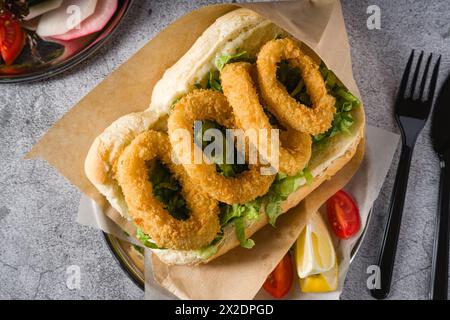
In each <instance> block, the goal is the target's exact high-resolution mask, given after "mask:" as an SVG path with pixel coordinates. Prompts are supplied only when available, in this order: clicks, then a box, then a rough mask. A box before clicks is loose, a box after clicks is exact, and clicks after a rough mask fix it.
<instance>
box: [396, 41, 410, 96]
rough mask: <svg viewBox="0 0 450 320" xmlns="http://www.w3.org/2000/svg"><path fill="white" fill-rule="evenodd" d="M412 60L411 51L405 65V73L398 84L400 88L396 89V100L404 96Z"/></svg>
mask: <svg viewBox="0 0 450 320" xmlns="http://www.w3.org/2000/svg"><path fill="white" fill-rule="evenodd" d="M413 58H414V50H412V51H411V54H410V55H409V60H408V63H407V64H406V68H405V71H404V72H403V77H402V82H401V83H400V88H399V89H398V93H397V97H398V98H403V97H404V96H405V91H406V85H407V84H408V78H409V72H410V71H411V65H412V62H413Z"/></svg>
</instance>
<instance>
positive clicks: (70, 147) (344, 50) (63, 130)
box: [27, 0, 364, 299]
mask: <svg viewBox="0 0 450 320" xmlns="http://www.w3.org/2000/svg"><path fill="white" fill-rule="evenodd" d="M240 6H243V7H247V8H250V9H252V10H254V11H256V12H258V13H260V14H261V15H263V16H266V17H267V18H269V19H271V20H272V21H273V22H274V23H276V24H278V25H279V26H280V27H282V28H284V29H285V30H286V31H288V32H289V33H291V34H292V35H293V36H295V37H296V38H297V39H299V40H301V41H303V42H304V43H305V44H307V45H308V46H309V47H310V48H311V49H312V50H314V51H315V53H317V54H318V55H319V56H320V57H321V58H322V59H323V60H324V61H325V63H326V64H327V65H328V66H329V68H330V69H332V70H333V71H334V72H335V73H336V74H337V76H338V77H339V78H340V79H341V81H342V82H343V83H344V84H345V85H346V86H347V87H348V88H349V89H350V90H351V91H352V92H353V93H354V94H355V95H357V96H359V91H358V88H357V86H356V83H355V81H354V79H353V75H352V70H351V60H350V48H349V44H348V39H347V34H346V30H345V24H344V19H343V16H342V11H341V6H340V4H339V2H338V1H334V0H315V1H314V0H310V1H306V0H300V1H286V2H277V3H252V4H241V5H240ZM236 8H237V6H236V5H216V6H209V7H205V8H201V9H199V10H196V11H193V12H191V13H189V14H187V15H185V16H184V17H182V18H180V19H178V20H177V21H175V22H174V23H172V24H171V25H170V26H168V27H167V28H166V29H164V30H163V31H162V32H161V33H159V34H158V35H157V36H156V37H155V38H154V39H153V40H151V41H150V42H149V43H148V44H147V45H145V46H144V47H143V48H142V49H141V50H139V51H138V52H137V53H136V54H135V55H134V56H133V57H132V58H131V59H130V60H128V61H127V62H126V63H124V64H123V65H122V66H121V67H120V68H118V69H117V70H116V71H115V72H113V73H112V74H111V75H110V76H109V77H108V78H107V79H106V80H104V81H103V82H102V83H100V84H99V85H98V86H97V87H96V88H95V89H94V90H92V91H91V92H90V93H89V94H88V95H87V96H86V97H84V98H83V99H82V100H81V101H80V102H79V103H78V104H77V105H76V106H74V107H73V108H72V109H71V110H70V111H69V112H68V113H67V114H66V115H65V116H64V117H63V118H62V119H61V120H60V121H58V122H57V123H56V124H55V125H54V126H53V127H52V128H51V129H50V130H49V131H48V132H47V134H45V136H44V137H43V138H42V139H41V140H40V141H39V142H38V143H37V144H36V145H35V146H34V148H33V149H32V150H31V152H30V153H29V154H28V156H27V157H28V158H41V159H45V160H47V161H48V162H49V163H50V164H51V165H53V166H54V167H55V168H56V169H58V170H59V172H60V173H61V174H62V175H64V176H65V177H66V178H67V179H68V180H69V181H71V182H72V183H73V184H74V185H76V186H77V187H78V188H79V189H80V190H81V191H82V192H84V193H85V194H87V195H88V196H89V197H91V198H92V199H94V200H96V201H97V202H98V203H99V204H101V205H102V206H103V208H104V213H105V214H107V215H108V216H109V217H110V218H112V219H113V221H115V222H116V223H118V224H119V225H120V226H121V227H122V228H123V229H124V230H127V231H128V232H129V233H132V230H134V227H133V226H132V224H130V223H129V222H126V221H125V220H124V219H122V218H121V217H120V216H119V215H118V213H117V212H115V211H114V210H113V209H112V208H111V207H110V206H109V205H108V204H107V202H106V201H105V199H104V198H103V196H101V195H100V194H99V192H98V191H97V190H96V189H95V188H94V187H93V186H92V184H91V183H90V182H89V181H88V179H87V178H86V176H85V174H84V159H85V157H86V154H87V152H88V150H89V148H90V146H91V144H92V142H93V141H94V139H95V137H96V136H98V135H99V134H100V133H101V132H102V131H103V130H104V129H105V128H106V127H107V126H108V125H110V124H111V123H112V122H113V121H114V120H116V119H117V118H119V117H120V116H122V115H125V114H128V113H131V112H135V111H142V110H144V109H146V108H147V107H148V105H149V103H150V97H151V93H152V88H153V86H154V84H155V83H156V82H157V81H158V80H159V79H160V78H161V76H162V74H163V73H164V71H165V70H166V69H167V68H168V67H170V66H171V65H172V64H174V63H175V62H176V61H177V60H178V59H179V58H180V57H181V56H182V55H183V54H184V53H185V52H186V51H187V50H188V49H189V48H190V47H191V45H192V44H193V43H194V42H195V40H196V39H197V38H198V37H199V36H200V35H201V34H202V32H203V31H204V30H205V29H206V28H207V27H208V26H209V25H211V24H212V23H213V22H214V21H215V20H216V19H217V18H218V17H220V16H221V15H223V14H225V13H227V12H229V11H231V10H234V9H236ZM186 26H189V28H186ZM363 152H364V143H361V144H360V146H359V148H358V151H357V153H356V155H355V157H354V158H353V159H352V160H351V161H350V162H349V163H348V164H347V165H346V166H345V167H344V169H343V170H341V171H339V172H338V173H337V174H336V175H335V176H333V178H332V179H331V180H329V181H327V182H325V183H323V184H322V185H321V186H320V187H319V188H317V189H316V190H315V191H314V192H313V193H311V194H310V195H309V196H308V197H307V198H306V199H305V200H304V201H303V202H302V203H301V204H300V205H299V206H298V207H297V208H294V209H292V210H291V211H290V212H289V213H288V214H285V215H283V216H282V217H281V218H280V219H279V222H278V223H277V225H278V226H277V228H276V229H274V228H271V227H265V228H263V229H262V230H261V231H259V232H258V233H257V234H256V235H254V236H253V239H254V240H255V242H256V243H257V245H256V246H255V248H253V249H252V250H246V249H242V248H236V249H234V250H232V251H230V252H229V253H228V254H226V255H224V256H222V257H220V258H218V259H216V260H214V261H213V262H212V263H209V264H208V265H203V266H198V267H186V266H166V265H164V264H163V263H161V262H160V261H159V260H158V259H156V258H154V259H153V270H154V276H155V279H156V280H157V281H158V282H159V283H161V284H162V285H163V286H164V287H166V288H167V289H168V290H169V291H171V292H172V293H174V294H176V295H177V296H178V297H180V298H183V299H251V298H253V297H254V296H255V294H256V293H257V292H258V290H259V289H260V287H261V285H262V283H263V282H264V280H265V278H266V276H267V274H268V273H270V271H271V270H272V269H273V268H274V267H275V265H276V264H277V263H278V261H279V260H280V259H281V258H282V256H283V255H284V254H285V252H286V251H287V250H288V249H289V247H290V246H291V245H292V244H293V243H294V241H295V239H296V238H297V237H298V234H299V233H300V231H301V230H302V228H303V227H304V225H305V223H306V221H307V219H308V215H309V214H313V213H314V212H315V211H316V210H317V209H318V208H319V207H320V206H321V205H322V204H323V202H324V201H325V200H326V199H327V198H329V196H331V195H332V194H333V193H335V192H336V191H337V190H339V189H340V188H342V187H343V186H344V185H345V184H346V183H347V182H348V181H349V180H350V178H351V177H352V176H353V174H354V173H355V172H356V170H357V168H358V166H359V164H360V162H361V159H362V156H363ZM258 244H259V245H258Z"/></svg>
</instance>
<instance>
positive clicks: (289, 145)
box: [220, 62, 312, 176]
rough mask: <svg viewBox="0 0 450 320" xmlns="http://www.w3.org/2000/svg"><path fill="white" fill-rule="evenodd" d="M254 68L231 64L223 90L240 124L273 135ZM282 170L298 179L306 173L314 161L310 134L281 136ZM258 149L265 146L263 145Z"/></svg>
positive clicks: (225, 70) (223, 75) (289, 131)
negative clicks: (300, 174)
mask: <svg viewBox="0 0 450 320" xmlns="http://www.w3.org/2000/svg"><path fill="white" fill-rule="evenodd" d="M252 71H253V70H252V65H251V64H250V63H247V62H236V63H231V64H227V65H226V66H225V67H224V68H223V70H222V72H221V75H220V76H221V79H222V88H223V91H224V94H225V96H226V97H227V99H228V102H229V103H230V105H231V107H232V108H233V114H234V117H235V119H236V124H237V126H238V127H239V128H241V129H244V130H247V129H253V130H260V129H265V130H267V132H269V133H270V130H271V129H272V126H271V125H270V123H269V119H268V118H267V116H266V114H265V113H264V110H263V108H262V106H261V104H260V102H259V97H258V92H257V90H256V87H255V84H254V82H253V79H252ZM280 141H281V145H280V148H279V168H280V171H281V172H284V173H286V174H287V175H290V176H292V175H296V174H297V173H299V172H300V171H301V170H303V169H304V168H305V167H306V166H307V165H308V162H309V159H310V158H311V146H312V139H311V136H310V135H309V134H307V133H302V132H300V131H297V130H294V129H292V128H290V127H288V128H287V130H286V131H282V132H281V135H280ZM265 143H267V149H269V150H270V146H271V137H270V134H269V135H268V141H267V142H265ZM258 146H262V142H261V141H259V143H258Z"/></svg>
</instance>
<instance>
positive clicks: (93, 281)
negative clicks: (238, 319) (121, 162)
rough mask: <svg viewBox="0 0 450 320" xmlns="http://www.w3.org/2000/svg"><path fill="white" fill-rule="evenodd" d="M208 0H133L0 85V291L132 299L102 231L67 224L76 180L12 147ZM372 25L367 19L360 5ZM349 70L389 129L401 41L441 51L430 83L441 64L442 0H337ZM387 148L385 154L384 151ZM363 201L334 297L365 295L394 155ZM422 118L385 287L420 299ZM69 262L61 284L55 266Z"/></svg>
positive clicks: (431, 186)
mask: <svg viewBox="0 0 450 320" xmlns="http://www.w3.org/2000/svg"><path fill="white" fill-rule="evenodd" d="M216 2H219V1H175V0H171V1H150V0H147V1H142V0H139V1H136V4H135V6H134V7H133V8H132V10H131V12H130V15H129V16H128V19H127V21H125V23H124V24H123V25H122V26H121V27H120V30H119V33H118V34H117V35H116V36H115V37H114V39H112V41H110V42H109V43H108V44H107V45H106V46H105V47H104V48H103V49H102V50H100V51H99V52H98V53H97V54H95V55H94V56H93V57H91V58H90V59H88V60H86V61H85V62H83V63H82V64H81V65H80V66H78V67H76V68H74V69H72V70H70V71H68V72H66V73H64V74H62V75H60V76H58V77H56V78H53V79H51V80H48V81H42V82H38V83H32V84H25V85H1V86H0V243H1V244H2V249H1V250H0V298H3V299H142V298H143V292H142V291H141V290H140V289H138V287H136V286H135V284H134V283H133V282H132V281H131V280H130V279H129V278H128V277H127V276H126V275H125V274H124V273H123V272H122V270H121V269H120V267H119V265H118V264H117V262H116V261H115V260H114V258H113V257H112V256H111V254H110V252H109V250H108V248H107V246H106V244H105V242H104V240H103V236H102V235H101V234H100V233H99V232H98V231H96V230H92V229H90V228H87V227H83V226H80V225H78V224H77V223H76V222H75V216H76V211H77V206H78V201H79V199H80V193H79V192H78V190H77V189H76V188H75V187H73V186H72V185H71V184H70V183H68V182H67V181H66V180H65V179H64V178H62V177H61V176H60V175H59V174H58V173H57V172H56V171H55V170H54V169H53V168H51V167H50V166H49V165H48V164H47V163H45V162H43V161H25V160H22V159H23V156H24V155H25V154H26V152H27V151H29V150H30V148H31V147H32V146H33V144H34V143H35V142H36V141H38V139H39V138H40V137H42V136H43V134H44V133H45V132H46V131H47V130H48V129H49V128H50V127H51V126H52V125H53V124H54V123H55V122H56V121H57V120H58V119H59V118H60V117H61V116H62V115H63V114H64V113H65V112H66V111H68V110H69V109H70V108H71V106H73V105H74V104H75V103H76V102H77V101H79V100H80V99H81V98H82V97H83V96H84V95H86V94H87V93H88V92H89V91H90V90H91V89H92V88H94V87H95V86H96V85H97V84H98V83H99V82H101V81H102V79H104V78H105V77H106V76H107V75H108V74H110V73H111V72H112V71H113V70H114V69H116V68H117V67H118V66H119V65H120V64H121V63H123V62H124V61H125V60H127V59H128V58H129V57H130V56H131V55H132V54H133V53H135V52H136V51H137V50H138V49H139V48H141V47H142V46H143V45H144V44H145V43H146V42H147V41H148V40H150V39H151V38H152V37H153V36H154V35H155V34H157V33H158V32H159V31H160V30H162V29H163V28H164V27H165V26H167V25H168V24H169V23H170V22H172V21H174V20H175V19H177V18H178V17H180V16H182V15H183V14H185V13H187V12H189V11H191V10H193V9H195V8H198V7H201V6H204V5H207V4H210V3H216ZM374 4H375V5H378V6H379V7H380V9H381V30H368V28H367V27H366V20H367V17H368V14H367V13H366V10H367V7H368V6H369V5H374ZM343 10H344V15H345V20H346V24H347V29H348V33H349V37H350V43H351V46H352V56H353V69H354V75H355V78H356V80H357V83H358V84H359V87H360V90H361V93H362V96H363V98H364V102H365V106H366V114H367V121H368V123H369V124H371V125H376V126H378V127H381V128H384V129H387V130H390V131H395V132H398V129H397V128H396V126H395V123H394V119H393V116H392V108H393V99H394V95H395V90H396V87H397V85H398V83H399V81H400V77H401V73H402V70H403V68H404V65H405V63H406V58H407V57H408V55H409V52H410V50H411V49H412V48H416V49H423V50H425V51H427V52H434V53H441V54H442V55H443V65H442V69H441V70H442V72H441V78H440V83H441V82H442V80H443V78H444V76H446V75H447V74H448V70H449V67H450V66H449V63H450V39H449V37H450V23H449V21H450V2H449V1H447V0H441V1H421V0H416V1H411V0H410V1H406V0H402V1H390V0H383V1H381V0H370V1H366V0H363V1H360V0H344V1H343ZM397 158H398V155H397V156H396V160H397ZM396 160H395V161H394V163H393V164H392V168H391V171H390V173H389V176H388V179H387V180H386V183H385V184H384V187H383V190H382V193H381V195H380V197H379V199H378V200H377V202H376V204H375V208H374V215H373V219H372V221H371V224H370V226H369V231H368V234H367V237H366V239H365V242H364V244H363V246H362V248H361V250H360V252H359V253H358V256H357V258H356V260H355V261H354V263H353V265H352V266H351V268H350V272H349V274H348V277H347V281H346V284H345V289H344V293H343V295H342V298H343V299H370V298H371V297H370V294H369V293H368V291H367V288H366V279H367V274H366V269H367V267H368V266H369V265H371V264H374V263H376V260H377V255H378V250H379V247H380V242H381V239H382V233H383V228H384V224H385V216H386V211H387V208H388V203H389V198H390V192H391V189H392V184H393V178H394V175H395V168H396V166H397V161H396ZM438 170H439V164H438V160H437V158H436V157H435V156H434V154H433V152H432V148H431V145H430V141H429V125H428V126H427V127H426V128H425V130H424V132H423V133H422V135H421V137H420V138H419V140H418V142H417V147H416V150H415V154H414V158H413V163H412V168H411V173H410V184H409V189H408V196H407V199H406V205H405V212H404V218H403V225H402V228H401V235H400V243H399V247H398V254H397V262H396V266H395V271H394V280H393V288H392V294H391V298H393V299H427V297H428V289H429V278H430V265H431V255H432V242H433V230H434V221H435V213H436V207H437V205H436V203H437V193H438ZM70 265H78V266H79V267H80V269H81V275H82V277H81V288H80V289H79V290H69V289H68V288H67V286H66V278H67V276H66V270H67V267H68V266H70Z"/></svg>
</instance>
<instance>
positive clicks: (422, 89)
mask: <svg viewBox="0 0 450 320" xmlns="http://www.w3.org/2000/svg"><path fill="white" fill-rule="evenodd" d="M432 57H433V54H430V55H429V56H428V60H427V64H426V65H425V70H424V71H423V77H422V82H421V84H420V92H419V100H422V97H423V92H424V90H425V84H426V82H427V77H428V69H430V64H431V58H432Z"/></svg>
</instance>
